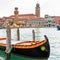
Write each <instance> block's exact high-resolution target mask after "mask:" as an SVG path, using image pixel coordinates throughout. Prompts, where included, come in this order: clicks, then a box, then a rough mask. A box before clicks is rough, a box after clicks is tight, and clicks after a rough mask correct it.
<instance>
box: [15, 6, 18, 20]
mask: <svg viewBox="0 0 60 60" xmlns="http://www.w3.org/2000/svg"><path fill="white" fill-rule="evenodd" d="M18 15H19V11H18V7H15V10H14V17H15V21H17V20H18Z"/></svg>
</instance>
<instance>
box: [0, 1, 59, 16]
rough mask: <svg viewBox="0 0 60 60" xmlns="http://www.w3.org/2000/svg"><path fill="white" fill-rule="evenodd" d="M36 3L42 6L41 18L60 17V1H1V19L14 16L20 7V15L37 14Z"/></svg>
mask: <svg viewBox="0 0 60 60" xmlns="http://www.w3.org/2000/svg"><path fill="white" fill-rule="evenodd" d="M36 3H39V4H40V16H41V17H44V15H45V14H48V15H50V16H60V0H0V17H4V16H10V15H13V14H14V8H15V7H18V10H19V14H29V13H32V14H35V7H36Z"/></svg>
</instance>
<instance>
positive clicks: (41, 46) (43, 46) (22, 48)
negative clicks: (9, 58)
mask: <svg viewBox="0 0 60 60" xmlns="http://www.w3.org/2000/svg"><path fill="white" fill-rule="evenodd" d="M44 37H45V40H43V41H41V42H39V41H37V40H35V41H25V42H18V43H16V44H12V51H11V52H12V53H16V54H18V55H22V56H27V57H33V58H48V57H49V55H50V45H49V41H48V38H47V36H46V35H45V36H44ZM5 49H6V44H2V43H0V50H3V51H5ZM7 53H8V51H7Z"/></svg>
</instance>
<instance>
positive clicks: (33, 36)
mask: <svg viewBox="0 0 60 60" xmlns="http://www.w3.org/2000/svg"><path fill="white" fill-rule="evenodd" d="M32 33H33V41H35V31H34V30H32Z"/></svg>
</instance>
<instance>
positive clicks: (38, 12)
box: [35, 3, 40, 17]
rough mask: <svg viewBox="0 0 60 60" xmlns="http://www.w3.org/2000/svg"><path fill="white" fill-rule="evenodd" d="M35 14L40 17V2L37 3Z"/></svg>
mask: <svg viewBox="0 0 60 60" xmlns="http://www.w3.org/2000/svg"><path fill="white" fill-rule="evenodd" d="M35 15H36V16H37V17H40V5H39V3H37V4H36V7H35Z"/></svg>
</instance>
